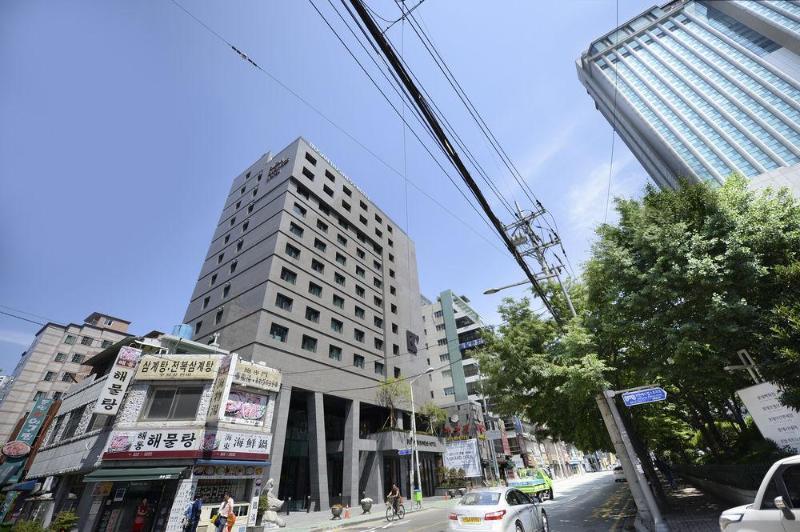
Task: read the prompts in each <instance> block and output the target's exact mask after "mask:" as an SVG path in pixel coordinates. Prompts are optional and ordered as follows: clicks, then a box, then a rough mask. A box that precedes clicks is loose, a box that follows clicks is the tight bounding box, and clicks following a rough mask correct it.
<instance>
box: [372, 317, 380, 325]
mask: <svg viewBox="0 0 800 532" xmlns="http://www.w3.org/2000/svg"><path fill="white" fill-rule="evenodd" d="M372 323H374V324H375V327H383V319H381V318H379V317H378V316H374V317H373V318H372Z"/></svg>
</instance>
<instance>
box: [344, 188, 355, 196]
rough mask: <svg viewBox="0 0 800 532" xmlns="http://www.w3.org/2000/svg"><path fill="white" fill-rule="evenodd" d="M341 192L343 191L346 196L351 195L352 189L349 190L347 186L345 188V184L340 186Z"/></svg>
mask: <svg viewBox="0 0 800 532" xmlns="http://www.w3.org/2000/svg"><path fill="white" fill-rule="evenodd" d="M342 192H344V193H345V194H347V195H348V196H352V195H353V191H352V190H350V189H349V188H347V187H346V186H342Z"/></svg>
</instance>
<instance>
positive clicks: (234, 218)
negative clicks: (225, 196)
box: [230, 216, 236, 227]
mask: <svg viewBox="0 0 800 532" xmlns="http://www.w3.org/2000/svg"><path fill="white" fill-rule="evenodd" d="M230 224H231V227H233V226H234V225H236V216H234V217H233V218H231V221H230Z"/></svg>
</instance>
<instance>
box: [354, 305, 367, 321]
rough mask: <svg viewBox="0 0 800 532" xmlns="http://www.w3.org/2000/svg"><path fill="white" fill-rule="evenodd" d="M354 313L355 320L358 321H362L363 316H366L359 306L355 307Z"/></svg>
mask: <svg viewBox="0 0 800 532" xmlns="http://www.w3.org/2000/svg"><path fill="white" fill-rule="evenodd" d="M355 312H356V318H359V319H362V320H363V319H364V316H365V315H366V312H364V309H363V308H361V307H359V306H356V308H355Z"/></svg>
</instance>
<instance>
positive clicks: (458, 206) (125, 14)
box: [0, 0, 652, 373]
mask: <svg viewBox="0 0 800 532" xmlns="http://www.w3.org/2000/svg"><path fill="white" fill-rule="evenodd" d="M315 1H316V2H317V4H318V5H319V6H320V9H321V10H323V11H324V12H325V13H326V14H328V15H329V16H330V17H331V20H332V23H333V24H334V25H335V26H336V27H337V28H339V29H342V30H343V31H344V27H343V26H342V23H341V21H340V20H338V19H335V18H334V17H335V15H334V14H333V12H332V11H331V7H330V5H329V4H328V3H327V1H326V0H315ZM183 3H184V5H185V6H186V7H187V8H188V9H190V10H191V11H192V12H193V13H195V14H196V15H197V16H198V17H200V18H201V19H203V20H204V21H206V22H207V23H208V24H209V25H210V26H211V27H213V28H214V29H215V30H216V31H218V32H219V33H220V34H221V35H223V36H224V37H226V38H227V39H228V40H230V41H231V42H233V43H234V44H235V45H236V46H238V47H239V48H240V49H242V50H244V51H245V52H246V53H248V54H249V55H250V56H251V57H252V58H253V59H254V60H256V61H257V62H258V63H259V64H260V65H261V66H262V67H263V68H265V69H266V70H268V71H270V72H271V73H272V74H273V75H275V76H276V77H277V78H279V79H280V80H282V81H283V82H284V83H285V84H286V85H288V86H290V87H291V88H293V89H294V90H296V91H297V92H298V93H300V94H301V95H302V96H303V97H305V98H306V99H307V100H308V101H310V102H311V103H313V105H314V106H316V107H317V108H319V109H321V110H323V112H324V113H325V114H327V115H328V116H329V117H330V118H331V119H332V120H333V121H335V122H336V123H337V124H339V125H340V126H341V127H342V128H344V129H345V130H347V131H348V132H350V133H351V134H352V135H353V136H354V137H356V138H358V139H359V140H360V141H361V142H363V143H364V144H365V145H367V146H368V147H369V148H370V149H371V150H372V151H374V152H375V153H377V154H378V155H379V156H380V157H381V158H382V159H383V160H385V161H386V162H387V163H388V164H390V165H391V166H392V167H394V168H395V169H398V170H402V169H403V168H404V165H405V167H406V168H407V175H408V179H409V180H411V181H413V182H414V183H415V184H416V185H418V186H419V187H420V188H422V189H424V190H425V191H426V192H427V193H428V194H430V195H432V196H435V197H436V198H437V199H438V200H439V201H440V202H441V203H442V204H444V205H446V206H447V207H448V209H449V210H451V211H453V212H454V213H456V214H457V215H458V217H459V218H460V220H463V221H465V222H466V223H467V224H468V225H469V226H471V227H472V228H474V229H475V230H476V231H477V232H479V233H481V234H482V235H484V236H485V237H486V238H487V239H489V240H491V241H493V242H498V244H497V247H499V241H498V240H497V237H495V236H494V235H492V234H491V233H490V232H489V230H488V228H487V227H486V226H485V225H483V224H482V222H481V221H480V220H479V219H478V218H477V217H476V215H475V214H474V212H473V211H472V210H471V209H470V208H469V207H468V206H467V205H466V204H465V202H464V200H463V199H462V198H461V197H460V196H459V195H458V193H457V192H455V190H454V189H453V187H452V185H451V184H450V183H449V182H448V181H447V179H446V178H445V177H444V176H443V175H442V173H441V171H440V170H439V169H438V168H436V167H435V166H434V164H433V163H432V162H431V161H430V159H429V158H428V155H427V154H426V153H425V152H424V151H423V150H422V148H421V147H420V146H419V145H418V144H417V143H416V140H414V139H413V138H412V137H411V136H410V135H409V136H408V141H407V150H406V157H405V162H404V157H403V129H402V127H401V123H400V121H399V119H398V117H397V116H396V115H395V114H394V112H393V111H392V110H391V109H390V108H389V106H388V105H387V103H386V102H385V101H384V100H383V97H382V96H381V95H380V94H379V93H378V92H377V91H376V90H375V88H374V87H373V86H372V85H371V84H370V82H369V81H368V80H367V78H366V77H365V76H364V75H363V73H362V72H361V71H360V70H359V68H358V66H357V65H356V64H355V63H354V62H353V60H352V59H351V58H350V57H349V56H348V55H347V54H346V52H345V51H344V49H343V48H342V47H341V45H340V44H339V43H338V42H337V41H336V40H335V37H334V36H333V35H332V34H331V33H330V30H329V29H328V28H327V27H326V26H324V24H323V22H322V21H321V19H320V18H319V16H318V15H317V14H316V13H315V12H314V11H313V9H312V8H311V6H310V4H309V3H308V2H307V1H305V0H282V1H277V0H276V1H255V0H248V1H244V0H242V1H236V2H207V1H200V0H183ZM334 3H335V4H336V5H339V3H338V2H334ZM619 4H620V5H619V10H620V20H621V21H623V20H626V19H628V18H630V17H632V16H633V15H635V14H637V13H639V12H641V11H643V10H644V9H646V8H647V7H649V6H650V5H652V2H643V1H640V0H619ZM369 5H370V6H371V7H372V8H374V9H375V11H377V12H378V13H380V14H381V15H383V16H384V17H385V18H387V19H394V18H396V17H397V16H398V13H399V12H398V10H397V8H396V6H395V4H394V2H392V1H390V0H369ZM411 5H413V4H411ZM415 15H416V16H418V17H419V18H420V19H421V20H422V21H424V24H425V26H426V28H427V30H428V32H429V34H430V35H431V37H432V38H433V41H434V42H435V44H436V46H437V47H438V49H439V51H440V52H441V53H442V55H443V56H444V57H445V58H446V60H447V61H448V64H449V66H450V68H451V69H452V71H453V72H454V73H455V75H456V76H457V77H458V79H459V80H460V82H461V84H462V86H463V87H464V88H465V90H466V91H467V92H468V94H469V95H470V97H471V98H472V100H473V102H474V103H475V105H476V107H477V108H478V109H479V110H480V111H481V113H482V115H483V116H484V118H485V119H486V121H487V122H488V123H489V125H490V126H491V127H492V129H493V131H494V133H495V134H496V135H497V137H498V138H499V139H500V141H501V142H502V144H503V146H504V148H505V149H506V151H507V152H508V153H509V154H510V156H511V157H512V158H513V160H514V161H515V163H516V165H517V166H518V167H519V168H520V170H521V172H522V174H523V175H524V177H525V178H526V180H527V182H528V183H529V184H530V185H531V187H532V188H533V189H534V191H535V192H536V193H537V195H538V196H539V198H540V199H541V200H542V202H543V203H544V205H545V206H546V207H548V208H549V210H550V211H551V212H552V213H553V214H554V216H555V217H556V219H557V221H558V224H559V227H560V230H561V234H562V238H563V240H564V242H565V245H566V247H567V252H568V254H569V256H570V259H571V261H572V263H573V264H574V265H575V266H576V267H577V266H578V265H579V264H580V263H581V262H583V261H584V260H585V258H586V257H587V254H588V252H589V248H590V245H591V242H592V240H593V236H594V235H593V228H594V226H596V225H597V223H599V222H601V221H602V220H603V217H604V207H605V196H606V186H607V182H608V175H609V149H610V142H611V129H610V126H609V125H608V124H607V123H606V122H605V120H604V119H603V118H602V117H601V115H600V113H599V112H597V111H596V110H595V109H594V105H593V103H592V101H591V99H590V98H589V97H588V96H587V95H586V93H585V91H584V89H583V87H582V86H581V84H580V83H579V82H578V80H577V77H576V74H575V65H574V61H575V59H576V58H577V57H578V56H579V55H580V52H581V51H582V50H583V49H585V48H586V46H587V45H588V43H589V42H590V41H591V40H592V39H594V38H596V37H598V36H600V35H601V34H602V33H605V32H606V31H608V30H609V29H611V28H612V26H613V25H614V21H615V1H614V0H560V1H557V2H549V1H517V2H514V1H508V2H485V1H478V0H470V1H458V2H456V1H455V0H426V2H425V3H424V4H423V5H422V6H420V7H419V8H418V9H417V10H416V11H415ZM388 35H389V37H390V38H391V39H392V40H393V41H394V42H395V44H396V45H397V46H398V47H400V46H402V48H403V52H404V56H405V59H406V61H407V62H408V63H409V64H410V65H412V67H413V68H414V71H415V72H416V73H417V75H418V76H419V78H420V79H421V80H422V82H423V83H424V85H425V86H426V88H427V89H428V90H429V92H431V93H432V94H433V96H434V98H435V99H436V101H437V103H438V104H439V106H440V107H441V108H442V109H443V111H445V112H446V113H447V116H448V117H449V118H450V119H451V121H452V122H453V123H454V125H455V126H456V127H457V129H458V130H459V131H460V133H461V134H462V136H463V137H464V138H465V140H466V141H467V142H468V144H469V145H470V146H471V147H472V149H473V151H474V152H475V153H476V156H477V157H478V158H479V159H480V160H481V162H482V164H483V165H484V166H485V167H486V168H487V170H488V171H489V172H490V174H491V175H492V177H493V179H494V180H495V181H496V182H497V184H498V186H499V187H500V188H501V189H502V190H503V192H504V194H507V195H508V196H509V197H512V198H515V199H519V200H521V199H522V198H523V196H522V195H521V194H520V191H519V189H518V187H516V186H515V185H514V184H513V182H512V180H511V177H510V176H509V174H508V173H507V172H503V171H502V170H501V168H500V166H499V165H498V163H497V161H496V160H495V159H494V158H492V156H491V154H490V153H489V151H488V150H487V149H486V145H485V144H484V143H483V141H482V140H481V138H480V137H479V136H478V135H477V130H476V129H475V128H474V127H473V126H472V125H471V124H470V122H469V121H468V120H467V118H466V115H465V112H464V110H463V108H462V107H460V104H459V103H458V102H457V100H456V99H455V97H454V95H453V94H452V92H450V91H449V90H448V89H447V87H446V86H445V84H444V80H443V78H442V77H441V75H440V74H439V73H438V71H437V70H435V67H434V65H433V63H432V62H431V61H430V59H429V58H428V56H427V55H425V52H424V50H422V49H421V47H420V44H419V42H418V41H417V40H416V36H415V35H414V34H413V33H412V32H411V30H410V29H409V28H408V26H406V27H405V28H404V27H403V25H402V24H396V25H395V26H394V27H393V28H392V29H391V30H390V31H389V33H388ZM351 42H352V41H351ZM401 43H402V44H401ZM373 72H375V70H374V69H373ZM0 76H1V77H2V80H3V81H2V83H0V116H2V117H3V118H2V120H0V199H1V200H2V209H0V305H4V307H0V310H3V311H9V308H15V309H21V310H22V311H25V312H28V313H32V314H34V315H37V316H39V317H35V316H33V315H31V314H26V315H25V316H27V317H28V318H31V319H34V320H41V319H42V317H44V318H47V319H50V320H53V321H59V322H80V321H82V320H83V318H84V317H86V316H87V315H88V314H90V313H91V312H92V311H95V310H96V311H100V312H105V313H109V314H112V315H115V316H119V317H121V318H125V319H128V320H130V321H132V322H133V325H132V330H133V331H134V332H136V333H145V332H148V331H150V330H152V329H159V330H163V331H169V330H170V329H171V327H172V326H173V325H174V324H176V323H179V322H180V320H181V319H182V317H183V313H184V310H185V307H186V304H187V302H188V299H189V296H190V293H191V290H192V287H193V285H194V283H195V281H196V278H197V274H198V272H199V269H200V266H201V263H202V260H203V257H204V255H205V253H206V249H207V246H208V241H209V238H210V237H211V234H212V232H213V228H214V226H215V223H216V220H217V217H218V215H219V211H220V209H221V207H222V203H223V200H224V197H225V194H226V193H227V189H228V186H229V183H230V180H231V179H232V178H233V177H234V176H235V175H237V174H238V173H239V172H240V171H241V170H242V169H243V168H245V167H246V166H248V165H249V164H250V163H252V162H253V161H255V160H256V159H257V158H258V157H259V156H260V155H261V154H262V153H264V152H266V151H269V150H272V151H276V150H279V149H280V148H282V147H283V146H285V145H286V144H288V143H289V142H291V141H292V140H293V139H294V138H296V137H297V136H299V135H303V136H304V137H306V138H307V139H309V140H310V141H311V142H313V143H314V144H315V145H317V146H318V147H319V148H320V149H321V150H322V151H323V152H324V153H325V154H326V155H327V156H328V157H329V158H330V159H332V160H333V161H334V162H335V163H336V164H337V166H339V167H340V168H342V169H343V170H344V171H345V172H346V173H347V174H348V175H349V176H350V177H352V178H353V179H354V180H355V181H356V183H357V184H358V185H359V186H360V187H361V188H362V189H363V190H364V191H365V192H366V193H367V194H368V195H369V196H370V197H371V198H372V199H373V200H374V201H375V202H376V203H377V204H379V205H380V206H381V207H382V208H383V209H384V210H385V211H386V212H387V213H388V214H389V215H391V216H392V217H393V219H394V220H395V222H396V223H398V224H399V225H400V226H401V227H405V226H406V215H407V218H408V232H409V234H410V235H411V237H412V238H413V239H414V240H415V242H416V246H417V260H418V267H419V272H420V283H421V290H422V292H423V293H425V294H426V295H428V296H435V295H436V294H437V293H438V292H439V291H441V290H443V289H446V288H452V289H453V290H454V291H456V292H457V293H460V294H464V295H466V296H468V297H469V298H470V299H471V300H472V303H473V305H474V307H475V308H476V309H477V310H478V311H479V312H480V313H481V314H482V315H483V316H484V317H485V318H486V320H487V321H489V322H494V321H495V320H496V317H497V314H496V307H497V305H498V303H500V301H501V299H502V296H504V295H509V296H516V295H521V294H523V293H524V292H525V289H524V288H519V289H514V290H508V291H505V292H503V293H502V294H498V295H494V296H483V295H481V293H482V292H483V290H484V289H486V288H489V287H492V286H497V285H500V284H507V283H511V282H514V281H518V280H520V279H521V278H522V273H521V272H520V271H519V269H518V267H517V266H516V264H515V263H514V261H513V260H512V259H511V258H510V256H508V255H507V254H506V253H503V252H501V251H498V249H496V248H495V247H493V246H491V245H489V244H488V243H487V242H486V241H485V240H484V239H481V238H479V237H478V236H476V235H475V233H474V232H473V231H472V230H470V229H468V228H466V227H465V226H464V224H462V221H460V220H457V219H455V218H453V217H451V216H450V215H449V214H447V213H446V212H444V211H443V210H442V209H440V208H439V207H438V206H436V205H435V204H433V203H432V202H431V201H430V200H429V199H428V198H426V197H425V196H424V195H421V194H420V193H419V192H417V191H416V190H415V189H414V188H413V187H409V188H408V196H407V199H408V206H409V207H408V212H407V213H406V209H405V205H406V196H405V187H404V183H403V180H402V179H401V178H400V177H399V176H398V175H397V174H395V173H394V172H392V171H390V170H388V169H387V168H386V167H385V166H384V165H383V164H382V163H380V162H379V161H377V160H376V159H375V158H373V157H372V156H370V155H369V154H367V153H366V152H365V151H364V150H363V149H361V148H360V147H359V146H357V145H356V144H355V143H353V141H351V140H350V139H349V138H347V137H346V136H345V135H343V134H342V133H341V132H340V131H339V130H337V129H336V128H334V127H333V126H331V125H330V124H329V123H328V122H327V121H326V120H324V119H323V118H321V117H320V116H319V115H317V114H316V113H314V112H313V111H311V110H310V109H309V108H308V107H306V106H304V105H303V104H302V103H300V102H299V101H298V100H297V99H296V98H295V97H293V96H291V95H290V94H289V93H287V92H286V91H285V90H284V89H282V88H280V87H279V86H278V85H276V84H275V83H274V82H272V81H270V80H269V79H268V78H267V77H266V76H264V75H263V74H261V73H259V72H258V71H256V70H255V69H253V68H252V67H251V66H249V65H248V64H247V63H245V62H244V61H242V60H241V59H239V58H238V57H237V56H236V55H234V54H233V52H232V51H231V50H230V49H228V48H227V47H225V46H224V45H223V44H221V43H220V42H219V41H217V40H216V39H214V38H213V37H211V36H210V35H209V34H208V33H207V32H206V31H205V30H203V29H202V28H201V27H200V26H199V25H198V24H197V23H195V22H194V21H193V20H191V19H190V18H189V17H188V16H187V15H186V14H185V13H183V12H182V11H180V10H179V9H178V8H177V7H176V6H175V5H174V4H172V3H171V2H169V1H166V0H163V1H153V0H142V1H138V2H129V1H124V0H95V1H89V0H78V1H75V2H69V3H63V2H55V3H53V2H44V1H36V0H10V1H6V2H2V4H0ZM385 85H386V84H385V83H384V86H385ZM387 94H392V97H393V101H395V103H397V101H398V98H397V96H396V95H394V94H393V93H387ZM452 175H455V173H453V174H452ZM645 183H646V176H645V174H644V171H643V170H642V168H641V167H640V165H639V164H638V163H637V162H636V161H635V160H634V159H633V157H632V155H631V154H630V152H628V150H627V149H626V148H625V147H624V145H622V144H621V143H620V142H617V145H616V154H615V160H614V172H613V176H612V195H615V196H630V195H640V194H641V192H642V188H643V186H644V184H645ZM494 205H495V206H497V202H496V201H495V203H494ZM498 212H499V211H498ZM610 218H611V219H612V220H613V214H612V215H611V216H610ZM37 329H38V326H36V325H34V324H30V323H26V322H23V321H20V320H16V319H12V318H8V317H5V316H0V368H2V369H3V370H4V372H5V373H8V372H10V371H12V370H13V367H14V365H15V364H16V360H17V359H18V357H19V354H20V353H21V352H22V351H23V350H24V349H25V348H26V346H27V345H28V344H29V342H30V341H31V339H32V337H33V333H34V332H35V331H36V330H37Z"/></svg>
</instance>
